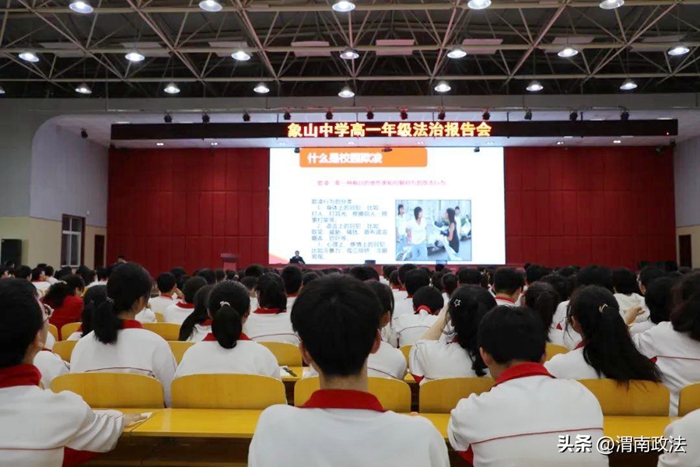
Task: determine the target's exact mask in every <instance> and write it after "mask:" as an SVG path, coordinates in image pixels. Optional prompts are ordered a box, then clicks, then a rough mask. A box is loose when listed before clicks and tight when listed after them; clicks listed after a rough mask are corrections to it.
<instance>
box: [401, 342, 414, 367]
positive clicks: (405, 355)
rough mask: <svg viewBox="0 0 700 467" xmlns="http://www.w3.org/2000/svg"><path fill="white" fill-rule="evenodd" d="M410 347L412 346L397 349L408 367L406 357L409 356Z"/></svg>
mask: <svg viewBox="0 0 700 467" xmlns="http://www.w3.org/2000/svg"><path fill="white" fill-rule="evenodd" d="M412 347H413V346H412V345H402V346H401V347H399V350H400V351H401V353H402V354H403V357H404V358H405V359H406V365H409V363H408V356H409V355H410V354H411V348H412Z"/></svg>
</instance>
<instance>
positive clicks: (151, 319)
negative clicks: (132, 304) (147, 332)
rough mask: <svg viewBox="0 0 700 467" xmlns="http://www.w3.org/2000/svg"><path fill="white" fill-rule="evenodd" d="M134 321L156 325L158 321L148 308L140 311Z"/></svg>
mask: <svg viewBox="0 0 700 467" xmlns="http://www.w3.org/2000/svg"><path fill="white" fill-rule="evenodd" d="M135 319H136V321H138V322H139V323H156V322H158V319H157V318H156V314H155V313H153V311H152V310H150V309H148V308H144V309H143V310H141V311H140V312H139V313H138V314H137V315H136V316H135Z"/></svg>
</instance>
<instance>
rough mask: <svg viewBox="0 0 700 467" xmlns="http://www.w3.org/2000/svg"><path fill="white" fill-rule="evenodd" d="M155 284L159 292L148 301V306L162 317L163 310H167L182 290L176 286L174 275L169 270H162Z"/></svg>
mask: <svg viewBox="0 0 700 467" xmlns="http://www.w3.org/2000/svg"><path fill="white" fill-rule="evenodd" d="M156 285H157V286H158V292H160V294H159V295H158V296H157V297H153V298H151V299H150V300H149V301H148V307H149V308H150V309H151V310H153V312H154V313H158V314H160V315H161V316H163V317H164V316H165V310H167V309H168V307H169V306H170V305H174V304H175V299H176V298H177V297H178V296H179V295H181V294H182V292H180V291H179V290H178V288H177V280H176V279H175V276H174V275H172V274H171V273H169V272H164V273H163V274H161V275H159V276H158V279H156ZM178 292H179V293H178ZM183 298H184V297H183Z"/></svg>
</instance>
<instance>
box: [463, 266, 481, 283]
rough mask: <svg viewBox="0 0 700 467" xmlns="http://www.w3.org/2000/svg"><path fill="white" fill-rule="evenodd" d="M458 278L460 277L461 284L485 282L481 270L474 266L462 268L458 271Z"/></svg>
mask: <svg viewBox="0 0 700 467" xmlns="http://www.w3.org/2000/svg"><path fill="white" fill-rule="evenodd" d="M457 278H458V279H459V285H478V286H481V285H482V283H483V276H482V275H481V271H479V270H478V269H474V268H462V269H460V270H459V271H457Z"/></svg>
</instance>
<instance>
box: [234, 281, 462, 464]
mask: <svg viewBox="0 0 700 467" xmlns="http://www.w3.org/2000/svg"><path fill="white" fill-rule="evenodd" d="M382 313H383V310H382V307H381V304H380V302H379V299H378V298H377V296H376V295H375V293H374V292H373V291H372V289H371V288H370V287H369V285H367V284H364V283H362V282H360V281H358V280H356V279H354V278H351V277H337V276H329V277H324V278H321V279H318V280H315V281H313V282H312V283H311V284H309V285H308V287H305V288H304V289H303V290H302V291H301V293H300V294H299V297H298V298H297V300H296V302H295V303H294V308H293V311H292V321H293V323H294V330H295V331H296V332H297V333H298V334H299V337H300V338H301V344H300V349H301V351H302V355H303V356H304V359H305V360H306V361H308V362H310V363H311V365H312V366H313V367H315V368H316V370H317V371H318V373H319V375H320V385H321V389H320V390H318V391H316V392H315V393H313V394H312V396H311V398H310V399H309V400H308V402H307V403H306V404H304V406H303V407H292V406H289V405H275V406H272V407H269V408H267V409H266V410H265V411H264V412H263V413H262V415H261V416H260V419H259V420H258V424H257V427H256V429H255V434H254V435H253V440H252V442H251V445H250V449H249V451H248V465H249V466H250V467H267V466H279V465H285V466H289V467H296V466H304V467H316V466H319V467H320V466H324V467H325V466H329V465H339V464H343V465H348V466H364V465H382V466H388V467H392V466H405V465H416V466H418V465H420V466H426V467H430V466H443V467H447V466H449V458H448V455H447V449H446V447H445V441H444V439H443V438H442V436H441V435H440V434H439V432H438V431H437V430H436V429H435V427H434V426H433V425H432V424H431V423H430V422H428V421H427V420H425V419H423V418H421V417H411V416H408V415H399V414H396V413H393V412H385V411H384V410H383V408H382V405H381V403H380V402H379V400H378V399H377V398H376V397H375V396H373V395H372V394H370V393H369V392H368V388H367V358H368V355H369V354H370V353H371V352H374V351H376V350H377V349H378V348H379V346H380V344H381V338H380V336H379V331H378V328H379V319H380V316H381V315H382ZM388 434H390V435H388ZM280 440H284V449H280ZM407 440H408V441H407Z"/></svg>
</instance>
